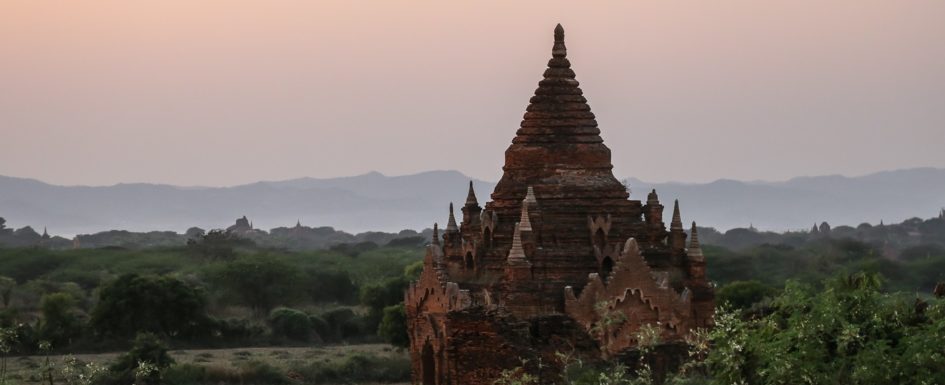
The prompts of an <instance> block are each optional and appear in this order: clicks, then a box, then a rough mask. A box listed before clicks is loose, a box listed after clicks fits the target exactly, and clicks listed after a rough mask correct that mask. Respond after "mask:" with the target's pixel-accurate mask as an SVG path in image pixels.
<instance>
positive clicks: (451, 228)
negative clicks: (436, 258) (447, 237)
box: [446, 202, 459, 233]
mask: <svg viewBox="0 0 945 385" xmlns="http://www.w3.org/2000/svg"><path fill="white" fill-rule="evenodd" d="M458 231H459V226H456V217H455V216H454V215H453V202H450V218H449V220H448V221H447V222H446V232H447V233H455V232H458Z"/></svg>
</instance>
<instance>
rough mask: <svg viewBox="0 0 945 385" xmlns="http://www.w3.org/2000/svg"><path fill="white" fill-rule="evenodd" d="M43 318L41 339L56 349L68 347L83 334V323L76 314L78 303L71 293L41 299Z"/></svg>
mask: <svg viewBox="0 0 945 385" xmlns="http://www.w3.org/2000/svg"><path fill="white" fill-rule="evenodd" d="M39 308H40V310H41V312H42V315H43V318H42V320H41V321H40V323H39V327H38V331H39V338H41V339H43V340H46V341H49V342H50V343H52V345H53V346H54V347H57V348H58V347H63V346H67V345H69V344H70V343H71V342H72V339H73V338H76V337H78V336H79V335H80V334H81V333H82V322H81V321H80V320H79V317H78V315H77V312H76V310H77V309H76V301H75V298H73V297H72V295H70V294H69V293H51V294H46V295H44V296H43V297H42V299H40V305H39Z"/></svg>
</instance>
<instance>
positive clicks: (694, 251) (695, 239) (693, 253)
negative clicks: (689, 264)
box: [686, 221, 705, 261]
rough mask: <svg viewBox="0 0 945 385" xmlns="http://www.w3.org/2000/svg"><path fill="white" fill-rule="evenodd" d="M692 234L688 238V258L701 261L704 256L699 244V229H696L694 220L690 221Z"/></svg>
mask: <svg viewBox="0 0 945 385" xmlns="http://www.w3.org/2000/svg"><path fill="white" fill-rule="evenodd" d="M691 233H692V235H691V238H690V240H689V250H687V253H686V254H687V255H688V256H689V259H691V260H694V261H703V260H705V256H704V255H703V254H702V246H700V245H699V231H698V230H696V222H695V221H693V222H692V231H691Z"/></svg>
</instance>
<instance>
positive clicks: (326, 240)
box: [0, 216, 432, 251]
mask: <svg viewBox="0 0 945 385" xmlns="http://www.w3.org/2000/svg"><path fill="white" fill-rule="evenodd" d="M210 231H218V232H219V231H222V232H225V233H228V234H232V235H235V236H238V237H240V238H243V239H247V240H250V241H252V242H253V243H254V244H256V245H258V246H260V247H264V248H276V249H285V250H292V251H302V250H321V249H327V248H331V247H334V246H338V245H345V244H356V243H364V242H370V243H374V244H377V245H385V244H388V243H390V242H396V243H399V244H401V245H410V246H417V245H419V244H422V243H423V241H425V240H427V239H430V236H431V235H432V230H431V229H426V230H423V231H421V232H417V231H414V230H402V231H400V232H397V233H386V232H380V231H368V232H363V233H357V234H351V233H348V232H345V231H341V230H336V229H334V228H333V227H329V226H321V227H308V226H303V225H302V224H301V223H297V224H296V225H295V226H291V227H276V228H272V229H270V230H268V231H265V230H261V229H257V228H254V227H253V226H252V222H250V221H249V219H247V218H246V217H245V216H244V217H242V218H239V219H237V220H236V223H235V224H234V225H232V226H230V227H228V228H227V229H221V230H210ZM208 232H209V231H208V230H204V229H201V228H199V227H191V228H189V229H187V231H185V232H184V233H177V232H174V231H148V232H133V231H126V230H110V231H102V232H98V233H95V234H80V235H76V236H75V237H73V238H72V239H67V238H64V237H61V236H56V235H50V234H48V233H47V232H46V231H45V229H44V231H43V233H39V232H37V231H36V230H34V229H33V228H32V227H30V226H24V227H21V228H19V229H12V228H7V227H6V220H5V219H4V218H2V217H0V247H40V248H47V249H59V250H63V249H74V248H85V249H95V248H103V247H123V248H129V249H147V248H155V247H179V246H183V245H185V244H187V243H188V242H189V241H192V240H196V239H200V238H201V237H203V236H204V235H206V234H207V233H208Z"/></svg>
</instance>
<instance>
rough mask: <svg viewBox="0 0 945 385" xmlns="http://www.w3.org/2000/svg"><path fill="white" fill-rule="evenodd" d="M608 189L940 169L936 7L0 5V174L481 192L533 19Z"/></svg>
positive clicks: (942, 95) (515, 114) (940, 62)
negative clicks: (611, 176)
mask: <svg viewBox="0 0 945 385" xmlns="http://www.w3.org/2000/svg"><path fill="white" fill-rule="evenodd" d="M559 22H560V23H562V24H563V25H564V27H565V30H566V42H567V46H568V57H569V58H570V59H571V63H572V66H573V68H574V69H575V71H576V73H577V78H578V80H579V81H580V82H581V86H582V88H583V90H584V93H585V96H586V97H587V98H588V100H589V104H590V105H591V109H592V111H593V112H594V113H595V114H596V115H597V120H598V122H599V124H600V127H601V131H602V136H603V138H604V141H605V144H607V145H608V146H609V147H610V149H611V151H612V153H613V161H614V165H615V170H614V172H615V174H616V175H617V176H618V177H619V178H623V177H631V176H632V177H636V178H640V179H643V180H647V181H653V182H662V181H685V182H705V181H711V180H715V179H719V178H727V179H740V180H783V179H787V178H790V177H794V176H801V175H823V174H844V175H861V174H866V173H870V172H874V171H880V170H890V169H899V168H908V167H919V166H931V167H945V152H943V151H942V146H943V143H945V1H939V0H926V1H921V0H896V1H871V0H838V1H826V0H820V1H814V0H772V1H756V0H742V1H735V0H718V1H674V0H669V1H667V0H652V1H628V0H624V1H612V2H609V1H593V2H574V1H549V0H528V1H468V2H467V1H432V0H431V1H402V0H385V1H357V0H337V1H334V0H332V1H325V0H321V1H290V0H276V1H234V0H229V1H213V0H208V1H187V0H163V1H127V0H114V1H109V0H96V1H81V2H79V1H73V2H60V1H46V0H4V1H2V2H0V175H7V176H18V177H29V178H36V179H40V180H43V181H46V182H50V183H55V184H80V185H104V184H114V183H120V182H150V183H170V184H178V185H205V186H227V185H236V184H242V183H250V182H255V181H259V180H281V179H289V178H297V177H303V176H310V177H336V176H346V175H355V174H361V173H365V172H369V171H379V172H382V173H384V174H388V175H402V174H411V173H416V172H421V171H427V170H434V169H455V170H459V171H461V172H463V173H466V174H467V175H471V176H473V177H476V178H480V179H485V180H492V181H495V180H497V179H498V178H499V177H500V176H501V166H502V163H503V159H504V158H503V153H504V151H505V149H506V148H507V147H508V145H509V143H510V141H511V139H512V137H513V136H514V133H515V130H516V129H517V128H518V125H519V122H520V120H521V117H522V114H523V113H524V109H525V106H526V105H527V104H528V98H529V97H530V96H531V95H532V94H533V92H534V89H535V88H536V86H537V82H538V80H540V79H541V74H542V72H543V71H544V68H545V65H546V63H547V60H548V59H549V58H550V55H551V52H550V51H551V46H552V36H553V35H552V30H553V28H554V26H555V24H556V23H559Z"/></svg>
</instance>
